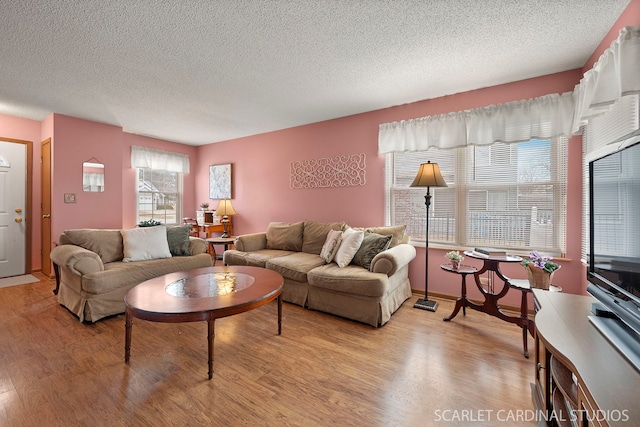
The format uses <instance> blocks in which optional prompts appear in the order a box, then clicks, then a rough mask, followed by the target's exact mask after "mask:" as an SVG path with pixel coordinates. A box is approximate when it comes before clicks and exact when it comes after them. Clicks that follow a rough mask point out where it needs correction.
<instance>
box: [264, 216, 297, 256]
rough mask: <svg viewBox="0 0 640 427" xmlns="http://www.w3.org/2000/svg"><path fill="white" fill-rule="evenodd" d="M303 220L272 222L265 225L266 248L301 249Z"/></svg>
mask: <svg viewBox="0 0 640 427" xmlns="http://www.w3.org/2000/svg"><path fill="white" fill-rule="evenodd" d="M303 229H304V222H302V221H301V222H296V223H294V224H289V223H286V222H272V223H269V226H268V227H267V249H279V250H282V251H295V252H300V251H301V250H302V231H303Z"/></svg>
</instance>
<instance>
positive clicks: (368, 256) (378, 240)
mask: <svg viewBox="0 0 640 427" xmlns="http://www.w3.org/2000/svg"><path fill="white" fill-rule="evenodd" d="M392 237H393V236H391V235H390V234H389V235H386V236H383V235H382V234H378V233H372V232H371V231H365V233H364V237H363V239H362V243H361V244H360V248H359V249H358V252H356V254H355V255H354V256H353V260H352V261H351V263H352V264H355V265H359V266H360V267H363V268H366V269H367V270H369V269H370V268H371V261H373V258H375V256H376V255H378V254H379V253H380V252H382V251H384V250H386V249H388V248H389V244H390V243H391V238H392Z"/></svg>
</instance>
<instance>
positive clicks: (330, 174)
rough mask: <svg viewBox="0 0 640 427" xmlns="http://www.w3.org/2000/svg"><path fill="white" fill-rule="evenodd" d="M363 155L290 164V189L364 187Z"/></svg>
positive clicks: (364, 169) (349, 155) (364, 168)
mask: <svg viewBox="0 0 640 427" xmlns="http://www.w3.org/2000/svg"><path fill="white" fill-rule="evenodd" d="M365 157H366V156H365V154H364V153H360V154H347V155H345V156H336V157H325V158H321V159H312V160H300V161H297V162H291V177H290V186H291V188H327V187H355V186H358V185H365V183H366V181H365V172H366V164H365Z"/></svg>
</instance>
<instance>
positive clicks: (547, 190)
mask: <svg viewBox="0 0 640 427" xmlns="http://www.w3.org/2000/svg"><path fill="white" fill-rule="evenodd" d="M427 160H429V161H431V162H432V163H438V164H439V166H440V171H441V173H442V176H443V178H444V179H445V181H446V182H447V185H448V187H438V188H431V194H432V200H431V208H430V210H429V215H430V217H429V242H430V244H436V245H437V244H441V245H444V246H448V247H451V246H460V247H464V248H469V247H476V246H489V247H496V248H507V249H511V250H522V251H530V250H533V249H535V250H540V251H544V252H546V253H550V254H554V255H560V254H563V253H564V252H565V248H566V244H565V240H566V231H565V230H566V192H567V185H566V183H567V176H566V163H567V139H566V138H565V137H558V138H554V139H547V140H537V139H535V140H530V141H526V142H520V143H513V144H503V143H496V144H493V145H490V146H469V147H461V148H456V149H450V150H441V149H429V150H426V151H407V152H402V153H392V154H388V155H387V162H386V165H387V169H388V170H387V173H386V177H387V178H386V179H387V183H388V185H387V188H388V193H387V197H388V199H387V200H388V203H387V206H388V212H387V214H388V217H389V218H390V222H389V223H390V224H406V225H407V233H408V234H409V235H410V236H411V238H412V241H414V242H416V243H422V242H424V241H425V222H426V207H425V204H424V195H425V194H426V191H425V189H424V188H415V187H414V188H411V187H409V184H411V182H412V181H413V179H414V178H415V174H416V173H417V171H418V168H419V166H420V164H421V163H425V162H426V161H427Z"/></svg>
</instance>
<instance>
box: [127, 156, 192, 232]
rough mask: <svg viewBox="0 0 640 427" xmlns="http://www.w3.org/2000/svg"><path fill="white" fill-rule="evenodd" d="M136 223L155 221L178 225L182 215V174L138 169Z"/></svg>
mask: <svg viewBox="0 0 640 427" xmlns="http://www.w3.org/2000/svg"><path fill="white" fill-rule="evenodd" d="M137 172H138V195H137V200H138V209H137V212H138V218H137V222H140V221H146V220H149V219H155V220H156V221H160V222H161V223H163V224H178V223H179V222H180V221H181V218H182V214H181V210H182V203H181V200H182V174H181V173H178V172H168V171H163V170H158V169H149V168H139V169H137Z"/></svg>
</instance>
